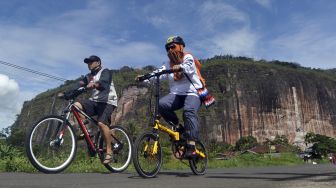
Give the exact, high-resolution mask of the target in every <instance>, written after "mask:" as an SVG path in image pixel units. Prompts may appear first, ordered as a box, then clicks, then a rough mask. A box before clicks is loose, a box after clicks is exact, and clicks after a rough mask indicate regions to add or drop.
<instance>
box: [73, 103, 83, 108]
mask: <svg viewBox="0 0 336 188" xmlns="http://www.w3.org/2000/svg"><path fill="white" fill-rule="evenodd" d="M74 105H75V106H77V107H78V108H80V109H83V107H82V104H81V103H79V102H75V103H74Z"/></svg>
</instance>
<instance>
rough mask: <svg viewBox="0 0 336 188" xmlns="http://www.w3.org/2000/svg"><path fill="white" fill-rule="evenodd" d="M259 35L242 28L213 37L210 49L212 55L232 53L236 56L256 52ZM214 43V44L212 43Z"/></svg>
mask: <svg viewBox="0 0 336 188" xmlns="http://www.w3.org/2000/svg"><path fill="white" fill-rule="evenodd" d="M257 39H258V37H257V35H256V34H254V33H252V32H251V31H249V30H247V29H241V30H238V31H235V32H232V33H222V34H220V35H217V36H215V37H213V38H212V39H211V41H209V42H210V45H208V46H213V47H212V48H210V49H209V51H210V52H209V53H212V54H209V55H210V57H211V56H213V55H220V54H232V55H236V56H251V55H253V54H254V52H255V47H256V43H257ZM211 44H213V45H211Z"/></svg>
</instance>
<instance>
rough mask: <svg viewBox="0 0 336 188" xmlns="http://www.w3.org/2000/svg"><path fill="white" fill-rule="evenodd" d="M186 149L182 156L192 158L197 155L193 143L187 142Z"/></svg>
mask: <svg viewBox="0 0 336 188" xmlns="http://www.w3.org/2000/svg"><path fill="white" fill-rule="evenodd" d="M186 149H187V151H186V153H185V154H184V157H185V158H187V159H193V158H196V157H197V153H196V148H195V146H194V145H190V144H187V148H186Z"/></svg>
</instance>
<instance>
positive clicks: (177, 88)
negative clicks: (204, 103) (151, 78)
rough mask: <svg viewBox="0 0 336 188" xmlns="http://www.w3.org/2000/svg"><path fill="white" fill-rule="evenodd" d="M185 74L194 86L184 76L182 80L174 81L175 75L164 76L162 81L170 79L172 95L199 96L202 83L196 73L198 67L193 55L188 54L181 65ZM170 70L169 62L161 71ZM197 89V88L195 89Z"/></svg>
mask: <svg viewBox="0 0 336 188" xmlns="http://www.w3.org/2000/svg"><path fill="white" fill-rule="evenodd" d="M181 67H182V70H183V73H185V74H187V75H188V77H189V78H190V80H191V81H192V82H193V84H194V85H193V84H191V83H190V81H189V80H188V78H187V77H186V76H185V75H183V76H182V78H181V79H180V80H174V73H171V74H166V75H162V76H161V77H160V79H168V81H169V88H170V93H171V94H175V95H195V96H198V95H197V91H196V89H199V88H202V87H203V86H202V83H201V81H200V78H199V76H198V75H197V72H196V65H195V61H194V58H193V56H192V55H191V54H186V55H184V57H183V63H181ZM166 69H170V65H169V62H168V63H166V64H165V65H163V66H162V68H161V70H166ZM195 87H196V88H195Z"/></svg>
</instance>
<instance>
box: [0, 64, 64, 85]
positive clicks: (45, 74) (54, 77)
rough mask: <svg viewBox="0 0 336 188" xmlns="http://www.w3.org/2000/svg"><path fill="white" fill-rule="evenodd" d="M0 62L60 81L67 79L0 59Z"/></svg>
mask: <svg viewBox="0 0 336 188" xmlns="http://www.w3.org/2000/svg"><path fill="white" fill-rule="evenodd" d="M0 64H2V65H6V66H9V67H12V68H16V69H19V70H23V71H26V72H30V73H33V74H37V75H39V76H44V77H47V78H51V79H54V80H58V81H61V82H65V81H67V80H66V79H64V78H61V77H57V76H53V75H50V74H47V73H43V72H40V71H36V70H33V69H29V68H26V67H21V66H19V65H15V64H12V63H8V62H5V61H1V60H0Z"/></svg>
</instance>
